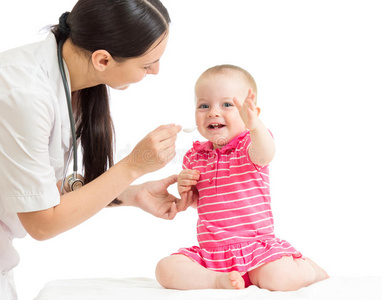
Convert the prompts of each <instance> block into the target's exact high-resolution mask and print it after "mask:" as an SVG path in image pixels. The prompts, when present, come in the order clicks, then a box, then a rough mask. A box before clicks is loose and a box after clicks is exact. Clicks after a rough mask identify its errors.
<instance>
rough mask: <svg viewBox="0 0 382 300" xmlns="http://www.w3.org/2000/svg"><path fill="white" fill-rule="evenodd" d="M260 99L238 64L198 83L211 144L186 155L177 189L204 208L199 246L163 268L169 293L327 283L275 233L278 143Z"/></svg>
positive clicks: (203, 129) (161, 277) (202, 125)
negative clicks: (272, 179)
mask: <svg viewBox="0 0 382 300" xmlns="http://www.w3.org/2000/svg"><path fill="white" fill-rule="evenodd" d="M256 95H257V87H256V83H255V80H254V79H253V77H252V76H251V75H250V74H249V73H248V72H247V71H246V70H244V69H242V68H240V67H237V66H232V65H220V66H215V67H212V68H210V69H208V70H206V71H205V72H204V73H203V74H202V75H201V76H200V77H199V79H198V80H197V82H196V85H195V98H196V111H195V119H196V125H197V126H198V130H199V132H200V134H201V135H202V136H203V137H205V138H206V139H207V140H208V141H206V142H195V143H194V144H193V147H192V149H191V150H189V151H188V152H187V153H186V155H185V157H184V159H183V171H182V172H181V173H180V174H179V178H178V191H179V194H180V195H181V197H187V198H188V199H189V201H190V202H191V201H193V206H194V207H197V210H198V216H199V219H198V222H197V235H198V236H197V237H198V242H199V246H194V247H191V248H181V249H179V251H178V252H177V253H175V254H173V255H171V256H169V257H166V258H163V259H162V260H161V261H160V262H159V263H158V265H157V268H156V277H157V280H158V281H159V283H160V284H161V285H162V286H164V287H166V288H172V289H184V290H185V289H211V288H226V289H242V288H244V287H247V286H249V285H256V286H258V287H260V288H265V289H269V290H272V291H291V290H297V289H299V288H301V287H305V286H308V285H310V284H312V283H315V282H317V281H320V280H323V279H325V278H328V275H327V273H326V272H325V271H324V270H323V269H321V268H320V267H319V266H317V265H316V264H315V263H314V262H313V261H311V260H310V259H308V258H306V257H303V256H302V254H301V253H300V252H298V251H297V250H296V249H295V248H293V246H292V245H291V244H290V243H288V242H287V241H285V240H281V239H278V238H277V237H276V236H275V234H274V228H273V215H272V210H271V197H270V187H269V169H268V165H269V163H270V162H271V161H272V159H273V156H274V154H275V144H274V140H273V137H272V135H271V133H270V132H269V130H268V129H267V128H266V127H265V126H264V124H263V122H262V121H261V120H260V119H259V114H260V108H259V107H258V106H257V103H256V102H257V96H256Z"/></svg>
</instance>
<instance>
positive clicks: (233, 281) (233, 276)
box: [217, 271, 245, 289]
mask: <svg viewBox="0 0 382 300" xmlns="http://www.w3.org/2000/svg"><path fill="white" fill-rule="evenodd" d="M217 276H218V277H217V288H219V289H244V288H245V283H244V279H243V277H242V276H241V275H240V273H239V272H237V271H232V272H230V273H219V274H218V275H217Z"/></svg>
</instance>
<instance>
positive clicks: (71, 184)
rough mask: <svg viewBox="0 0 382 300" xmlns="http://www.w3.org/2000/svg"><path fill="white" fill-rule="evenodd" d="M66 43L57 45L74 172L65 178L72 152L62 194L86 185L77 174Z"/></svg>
mask: <svg viewBox="0 0 382 300" xmlns="http://www.w3.org/2000/svg"><path fill="white" fill-rule="evenodd" d="M63 44H64V41H63V40H62V41H60V42H59V44H58V47H57V56H58V66H59V69H60V74H61V78H62V83H63V85H64V90H65V96H66V103H67V106H68V113H69V120H70V129H71V135H72V149H71V151H73V174H71V175H69V176H68V177H66V178H65V176H66V174H67V171H68V165H69V161H70V157H71V153H70V154H69V157H68V162H67V164H66V166H65V170H64V175H63V178H62V183H61V194H62V193H63V188H65V191H66V192H71V191H74V190H77V189H79V188H80V187H82V186H83V185H84V178H83V176H82V175H80V174H77V170H78V166H77V139H76V130H75V124H74V117H73V109H72V101H71V93H70V91H69V86H68V80H67V79H66V75H65V71H64V62H63V58H62V46H63Z"/></svg>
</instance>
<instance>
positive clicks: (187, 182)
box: [178, 169, 200, 195]
mask: <svg viewBox="0 0 382 300" xmlns="http://www.w3.org/2000/svg"><path fill="white" fill-rule="evenodd" d="M199 177H200V175H199V171H197V170H191V169H184V170H182V171H181V172H180V173H179V176H178V192H179V195H182V194H183V193H185V192H188V191H189V190H191V188H192V186H194V185H196V184H197V182H198V180H199Z"/></svg>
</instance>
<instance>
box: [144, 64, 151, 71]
mask: <svg viewBox="0 0 382 300" xmlns="http://www.w3.org/2000/svg"><path fill="white" fill-rule="evenodd" d="M143 68H144V69H145V70H146V71H148V70H150V69H151V65H149V66H147V67H143Z"/></svg>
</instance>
